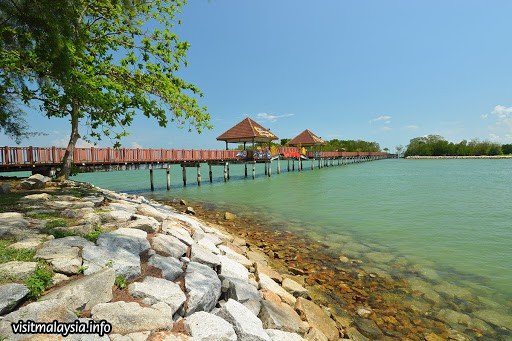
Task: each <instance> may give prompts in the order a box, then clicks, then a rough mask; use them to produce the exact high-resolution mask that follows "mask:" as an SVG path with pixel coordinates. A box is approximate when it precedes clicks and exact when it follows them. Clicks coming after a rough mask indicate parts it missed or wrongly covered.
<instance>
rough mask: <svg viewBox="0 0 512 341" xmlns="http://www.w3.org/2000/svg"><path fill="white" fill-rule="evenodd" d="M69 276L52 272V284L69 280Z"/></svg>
mask: <svg viewBox="0 0 512 341" xmlns="http://www.w3.org/2000/svg"><path fill="white" fill-rule="evenodd" d="M69 278H70V277H69V276H66V275H64V274H60V273H58V272H57V273H55V274H53V277H52V284H53V285H57V284H59V283H62V282H65V281H68V280H69Z"/></svg>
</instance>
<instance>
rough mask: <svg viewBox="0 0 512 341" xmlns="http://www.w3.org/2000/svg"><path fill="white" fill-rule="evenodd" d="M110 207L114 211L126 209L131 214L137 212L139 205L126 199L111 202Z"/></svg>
mask: <svg viewBox="0 0 512 341" xmlns="http://www.w3.org/2000/svg"><path fill="white" fill-rule="evenodd" d="M108 207H109V208H110V209H111V210H113V211H124V212H128V213H131V214H135V212H137V206H136V205H134V204H130V203H128V202H126V201H119V202H111V203H110V204H108Z"/></svg>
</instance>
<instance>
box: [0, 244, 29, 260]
mask: <svg viewBox="0 0 512 341" xmlns="http://www.w3.org/2000/svg"><path fill="white" fill-rule="evenodd" d="M13 242H14V241H12V240H6V239H0V264H1V263H7V262H10V261H13V260H17V261H22V262H28V261H31V260H32V259H33V258H34V255H35V254H36V251H35V250H32V249H14V248H11V247H9V245H10V244H12V243H13Z"/></svg>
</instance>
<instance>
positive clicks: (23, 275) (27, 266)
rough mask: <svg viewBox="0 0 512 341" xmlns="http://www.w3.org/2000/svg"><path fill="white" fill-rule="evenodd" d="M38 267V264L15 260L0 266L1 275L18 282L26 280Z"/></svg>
mask: <svg viewBox="0 0 512 341" xmlns="http://www.w3.org/2000/svg"><path fill="white" fill-rule="evenodd" d="M36 267H37V263H36V262H20V261H17V260H14V261H11V262H7V263H3V264H0V274H2V275H5V276H9V277H10V278H14V279H18V280H25V279H27V277H29V276H30V275H32V274H33V273H34V271H36Z"/></svg>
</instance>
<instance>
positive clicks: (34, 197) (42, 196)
mask: <svg viewBox="0 0 512 341" xmlns="http://www.w3.org/2000/svg"><path fill="white" fill-rule="evenodd" d="M51 198H52V196H51V195H50V194H48V193H38V194H29V195H26V196H24V197H23V198H21V200H23V201H48V200H50V199H51Z"/></svg>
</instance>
